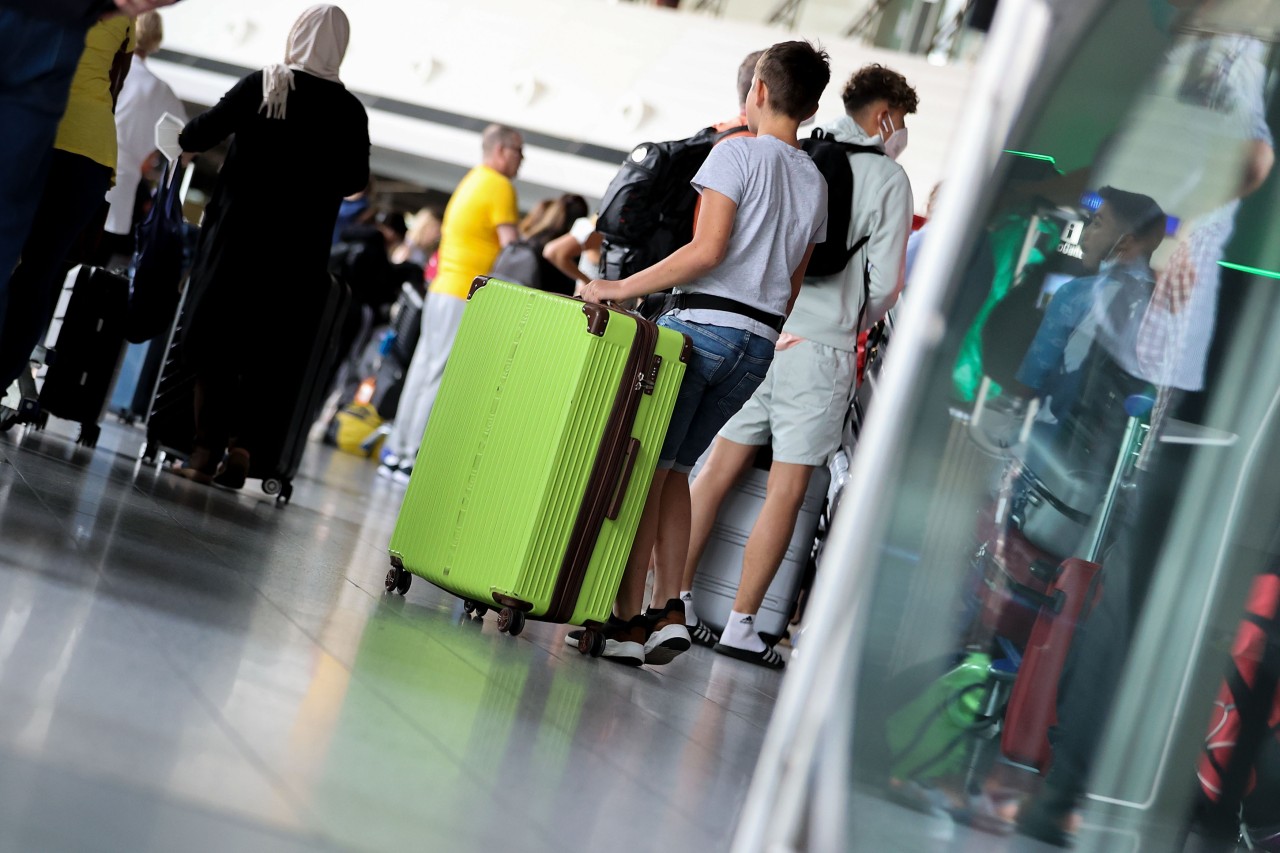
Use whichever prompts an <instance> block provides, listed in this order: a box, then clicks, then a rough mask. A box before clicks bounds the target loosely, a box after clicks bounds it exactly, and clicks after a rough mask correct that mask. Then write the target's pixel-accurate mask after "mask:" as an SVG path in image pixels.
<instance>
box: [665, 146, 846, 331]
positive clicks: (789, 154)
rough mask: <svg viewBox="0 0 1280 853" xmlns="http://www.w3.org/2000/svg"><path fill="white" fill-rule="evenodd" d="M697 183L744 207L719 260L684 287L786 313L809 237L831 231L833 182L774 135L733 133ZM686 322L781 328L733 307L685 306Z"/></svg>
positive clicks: (716, 150) (683, 317)
mask: <svg viewBox="0 0 1280 853" xmlns="http://www.w3.org/2000/svg"><path fill="white" fill-rule="evenodd" d="M693 188H694V189H696V190H697V191H698V192H699V193H701V192H702V191H703V190H705V189H712V190H715V191H716V192H718V193H721V194H722V195H725V196H727V197H728V198H729V199H730V200H731V201H733V202H734V203H735V204H737V205H738V210H737V213H736V214H735V215H734V219H733V232H732V234H730V236H729V246H728V249H727V251H726V252H725V256H724V260H723V261H722V262H721V263H720V266H718V267H716V268H715V269H714V270H712V271H711V272H709V273H707V274H706V275H704V276H702V277H701V278H697V279H694V280H693V281H691V282H689V283H688V284H687V285H685V286H684V287H680V288H677V292H678V293H709V294H713V295H715V296H725V297H728V298H729V299H734V300H736V301H738V302H742V303H744V304H746V305H751V306H753V307H756V308H759V309H761V310H763V311H768V312H769V313H771V314H777V315H779V316H782V315H783V314H785V313H786V310H787V301H788V300H790V299H791V273H792V272H793V271H794V270H795V268H796V267H797V266H799V265H800V261H802V260H803V259H804V253H805V250H806V249H808V247H809V244H810V243H821V242H822V241H823V240H825V239H826V235H827V182H826V180H825V179H824V178H823V177H822V173H821V172H819V171H818V167H817V166H815V165H813V161H812V160H811V159H809V155H808V154H805V153H804V152H803V151H801V150H800V149H799V148H792V147H791V146H790V145H788V144H787V143H785V142H783V141H782V140H780V139H778V138H776V137H773V136H757V137H736V138H733V139H726V140H725V141H724V142H721V143H720V144H719V145H717V146H716V147H715V148H712V149H711V154H710V155H709V156H708V157H707V159H706V162H704V163H703V164H702V168H701V169H699V170H698V174H696V175H694V177H693ZM675 316H676V317H677V318H678V319H680V320H685V321H686V322H690V323H705V324H708V325H713V326H728V327H730V328H735V329H746V330H747V331H749V332H752V333H754V334H757V335H760V336H762V337H765V338H768V339H769V340H771V341H776V340H777V339H778V333H777V332H776V331H774V330H773V329H771V328H769V327H768V326H766V325H764V324H763V323H758V322H756V321H755V320H752V319H749V318H747V317H744V316H742V315H741V314H735V313H732V312H729V311H706V310H685V311H678V312H676V314H675Z"/></svg>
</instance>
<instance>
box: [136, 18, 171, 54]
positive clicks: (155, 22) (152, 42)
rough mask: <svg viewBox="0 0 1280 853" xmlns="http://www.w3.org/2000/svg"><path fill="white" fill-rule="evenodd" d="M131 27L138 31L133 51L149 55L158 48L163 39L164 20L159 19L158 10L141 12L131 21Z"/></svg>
mask: <svg viewBox="0 0 1280 853" xmlns="http://www.w3.org/2000/svg"><path fill="white" fill-rule="evenodd" d="M133 28H134V30H135V31H136V32H137V33H138V44H137V46H136V47H135V48H134V52H135V53H137V54H138V55H139V56H150V55H151V54H153V53H155V52H156V51H157V50H159V49H160V42H162V41H164V22H163V21H161V20H160V14H159V13H158V12H143V13H142V14H141V15H139V16H138V19H137V20H136V21H134V22H133Z"/></svg>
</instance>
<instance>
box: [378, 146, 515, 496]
mask: <svg viewBox="0 0 1280 853" xmlns="http://www.w3.org/2000/svg"><path fill="white" fill-rule="evenodd" d="M480 150H481V157H482V160H481V163H480V165H478V166H476V167H475V168H473V169H472V170H471V171H470V172H468V173H467V174H466V176H465V177H463V179H462V181H461V182H460V183H459V184H458V187H457V189H455V190H454V192H453V196H452V197H451V198H450V199H449V205H448V207H446V208H445V211H444V223H443V225H442V227H441V235H440V251H439V272H438V273H437V274H436V276H435V277H434V278H433V279H432V282H431V288H430V292H429V295H428V297H427V304H426V309H425V310H424V311H423V312H422V336H421V338H420V339H419V340H418V346H417V348H416V349H415V350H414V352H413V361H412V362H411V363H410V365H409V372H408V374H407V375H406V376H405V380H404V391H403V395H402V398H401V404H400V409H399V411H398V413H397V415H396V422H395V427H394V428H393V429H392V431H391V434H390V435H389V436H388V437H387V444H386V447H384V448H383V450H382V457H381V464H380V465H379V466H378V473H379V474H380V475H381V476H384V477H391V478H392V479H394V480H395V481H397V482H400V483H408V482H409V477H410V475H411V474H412V473H413V463H414V460H415V459H416V458H417V455H418V447H419V446H420V445H421V444H422V436H423V433H425V432H426V429H427V420H428V419H429V418H430V417H431V407H432V406H433V405H434V404H435V400H436V392H438V391H439V390H440V379H441V377H443V376H444V368H445V364H446V362H447V361H448V359H449V352H450V351H451V350H452V349H453V341H454V338H456V337H457V335H458V327H459V326H460V325H461V323H462V312H463V309H465V308H466V306H467V294H468V293H470V291H471V282H472V281H474V280H475V277H476V276H478V275H484V274H485V273H487V272H488V271H489V270H490V269H492V268H493V262H494V260H496V259H497V257H498V253H499V252H500V251H502V248H503V247H504V246H506V245H508V244H509V243H514V242H515V241H516V240H518V239H519V237H520V234H519V231H518V230H517V228H516V225H517V223H518V222H519V221H520V212H519V208H518V207H517V205H516V188H515V184H513V183H512V179H513V178H515V176H516V173H517V172H519V171H520V164H521V162H523V161H524V138H523V137H522V136H521V135H520V132H519V131H517V130H515V129H514V128H510V127H506V126H504V125H500V124H491V125H489V126H488V127H486V128H485V129H484V133H483V134H481V138H480Z"/></svg>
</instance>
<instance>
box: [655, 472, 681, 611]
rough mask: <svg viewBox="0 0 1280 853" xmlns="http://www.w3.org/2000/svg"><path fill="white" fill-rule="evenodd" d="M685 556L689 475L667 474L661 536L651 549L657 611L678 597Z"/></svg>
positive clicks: (663, 491)
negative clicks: (652, 551)
mask: <svg viewBox="0 0 1280 853" xmlns="http://www.w3.org/2000/svg"><path fill="white" fill-rule="evenodd" d="M688 553H689V475H688V474H686V473H684V472H682V471H671V472H669V473H668V474H667V479H666V482H665V483H663V484H662V533H661V535H660V536H658V540H657V547H656V548H655V550H654V572H653V598H652V599H651V606H652V607H653V608H654V609H655V610H657V609H661V608H663V607H666V606H667V602H668V601H670V600H671V599H673V598H679V597H680V589H681V587H680V575H681V572H683V571H684V561H685V557H686V555H687V554H688Z"/></svg>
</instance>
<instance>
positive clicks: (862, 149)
mask: <svg viewBox="0 0 1280 853" xmlns="http://www.w3.org/2000/svg"><path fill="white" fill-rule="evenodd" d="M836 144H837V145H840V146H841V147H842V148H844V150H845V151H847V152H849V153H850V154H879V155H880V156H881V157H884V156H887V155H886V154H885V153H884V149H883V148H881V147H880V146H879V145H858V144H856V143H853V142H838V143H836Z"/></svg>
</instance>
